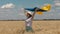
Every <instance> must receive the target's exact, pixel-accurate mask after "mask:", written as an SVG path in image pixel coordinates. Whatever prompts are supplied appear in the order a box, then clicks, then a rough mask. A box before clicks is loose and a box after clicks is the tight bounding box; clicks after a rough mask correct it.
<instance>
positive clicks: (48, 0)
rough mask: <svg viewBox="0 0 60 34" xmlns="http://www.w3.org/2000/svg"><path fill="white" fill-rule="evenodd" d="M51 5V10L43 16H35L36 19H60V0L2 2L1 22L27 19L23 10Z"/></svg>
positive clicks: (0, 10)
mask: <svg viewBox="0 0 60 34" xmlns="http://www.w3.org/2000/svg"><path fill="white" fill-rule="evenodd" d="M46 4H51V10H50V11H49V12H44V13H43V15H38V14H36V15H35V17H34V18H35V19H60V0H0V20H11V19H13V20H21V19H26V16H25V14H24V10H23V9H22V8H34V7H40V8H41V7H43V6H44V5H46Z"/></svg>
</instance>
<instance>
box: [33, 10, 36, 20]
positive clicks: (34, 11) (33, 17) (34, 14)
mask: <svg viewBox="0 0 60 34" xmlns="http://www.w3.org/2000/svg"><path fill="white" fill-rule="evenodd" d="M36 10H37V9H35V11H34V13H33V15H32V20H33V18H34V16H35V13H36Z"/></svg>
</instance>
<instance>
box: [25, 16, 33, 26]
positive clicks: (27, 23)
mask: <svg viewBox="0 0 60 34" xmlns="http://www.w3.org/2000/svg"><path fill="white" fill-rule="evenodd" d="M25 22H26V26H31V25H32V17H30V18H28V19H26V21H25Z"/></svg>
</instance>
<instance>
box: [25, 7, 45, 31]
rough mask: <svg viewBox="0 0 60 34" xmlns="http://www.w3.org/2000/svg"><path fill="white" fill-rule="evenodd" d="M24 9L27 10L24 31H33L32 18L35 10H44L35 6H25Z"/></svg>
mask: <svg viewBox="0 0 60 34" xmlns="http://www.w3.org/2000/svg"><path fill="white" fill-rule="evenodd" d="M25 11H27V13H26V17H27V19H26V20H25V23H26V31H33V30H32V20H33V18H34V15H35V12H36V11H45V10H42V9H39V8H37V7H35V8H33V9H27V8H25Z"/></svg>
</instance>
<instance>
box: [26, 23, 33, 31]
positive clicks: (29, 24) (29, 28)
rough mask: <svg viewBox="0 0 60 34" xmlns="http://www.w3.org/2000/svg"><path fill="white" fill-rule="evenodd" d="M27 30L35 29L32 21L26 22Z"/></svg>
mask: <svg viewBox="0 0 60 34" xmlns="http://www.w3.org/2000/svg"><path fill="white" fill-rule="evenodd" d="M26 31H33V30H32V22H26Z"/></svg>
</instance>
